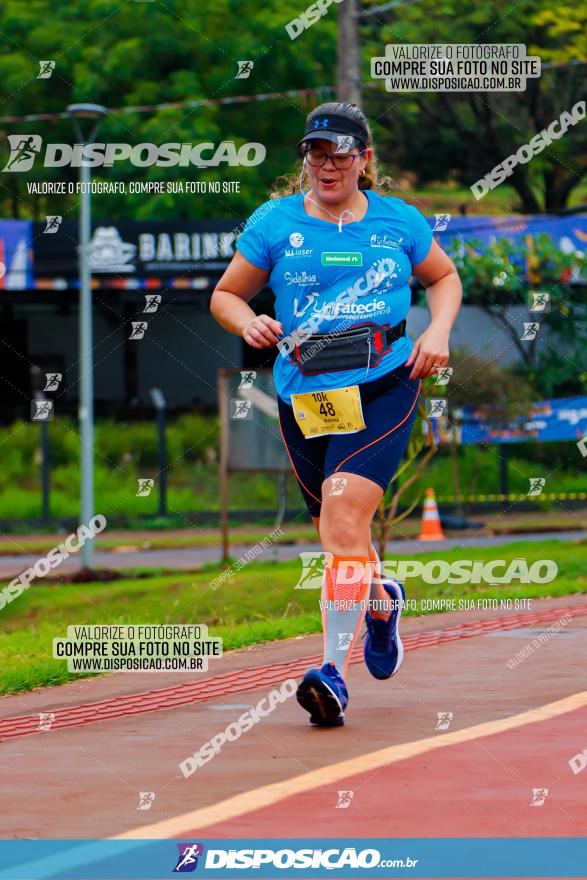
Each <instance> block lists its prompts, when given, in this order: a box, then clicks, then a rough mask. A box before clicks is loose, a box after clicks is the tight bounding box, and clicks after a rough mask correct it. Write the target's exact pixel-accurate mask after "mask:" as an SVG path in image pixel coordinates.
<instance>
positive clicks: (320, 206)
mask: <svg viewBox="0 0 587 880" xmlns="http://www.w3.org/2000/svg"><path fill="white" fill-rule="evenodd" d="M305 167H306V157H305V156H304V161H303V163H302V170H301V171H300V192H301V194H302V195H303V196H304V197H305V198H307V199H309V201H310V202H312V203H313V204H314V205H316V207H317V208H320V210H321V211H324V213H325V214H328V215H329V216H330V217H332V218H333V219H334V220H337V221H338V231H339V232H342V220H343V217H344V216H345V215H347V216H349V217H352V218H353V220H356V219H357V218H356V217H355V215H354V214H353V212H352V211H351V210H350V209H349V208H345V209H344V211H341V212H340V214H339V215H338V217H336V215H335V214H333V213H332V212H331V211H329V210H328V208H323V207H322V205H320V204H318V202H317V201H316V200H315V199H313V198H312V196H311V195H309V193H311V192H312V189H311V188H310V189H309V190H308V192H307V193H305V192H304V190H303V187H302V180H303V177H304V168H305Z"/></svg>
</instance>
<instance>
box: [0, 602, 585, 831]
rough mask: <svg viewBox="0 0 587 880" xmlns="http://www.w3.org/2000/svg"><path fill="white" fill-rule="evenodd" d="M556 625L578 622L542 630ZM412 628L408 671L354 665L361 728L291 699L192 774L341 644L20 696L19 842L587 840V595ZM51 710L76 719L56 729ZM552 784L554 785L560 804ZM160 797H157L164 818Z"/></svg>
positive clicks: (13, 810) (10, 767)
mask: <svg viewBox="0 0 587 880" xmlns="http://www.w3.org/2000/svg"><path fill="white" fill-rule="evenodd" d="M565 614H566V615H568V616H567V617H564V615H565ZM569 618H570V619H569ZM555 620H562V621H563V623H562V629H561V631H560V633H559V634H558V635H553V636H551V637H549V638H548V639H546V640H540V639H538V635H539V634H540V633H541V632H542V631H543V630H544V628H545V627H547V626H549V625H550V623H551V622H553V621H555ZM402 633H403V635H404V637H405V641H406V646H407V647H408V648H409V650H408V651H407V653H406V660H405V663H404V667H403V668H402V670H401V672H400V673H399V674H398V676H397V677H394V678H393V679H392V680H391V681H388V682H378V681H375V680H374V679H372V678H371V677H370V676H369V674H368V672H367V671H366V669H365V667H364V665H363V663H362V662H361V660H360V657H359V656H358V657H357V658H356V659H357V661H358V662H355V663H353V665H352V666H351V668H350V673H349V676H348V684H349V692H350V706H349V709H348V712H347V724H346V726H345V727H344V728H337V729H335V730H321V729H314V728H312V727H311V726H310V725H309V724H308V722H307V716H306V715H305V713H304V712H302V710H300V708H299V706H298V705H297V703H296V701H295V698H291V699H289V700H286V701H285V702H284V703H282V704H280V705H278V706H277V708H276V709H275V710H274V711H273V712H272V713H271V714H269V715H268V716H266V717H265V718H264V719H263V720H262V721H261V722H259V723H258V724H256V725H254V726H253V727H252V728H251V729H250V730H248V731H247V732H245V733H243V734H242V736H240V738H237V739H236V740H235V741H229V742H226V743H225V744H224V746H223V747H222V749H221V751H220V752H219V754H217V755H216V757H215V758H213V759H212V760H210V761H209V762H208V763H206V764H205V765H204V766H202V767H200V768H199V769H197V770H196V772H194V773H193V775H191V776H189V777H188V778H185V777H184V775H183V774H182V773H181V772H180V769H179V765H180V762H182V761H184V760H185V759H186V758H187V757H188V756H189V755H191V754H192V753H193V752H194V751H196V750H198V749H199V748H200V747H201V746H203V745H204V743H206V742H207V741H209V740H211V739H212V737H214V736H215V735H217V734H218V733H219V732H220V731H223V730H224V729H225V728H226V727H227V725H228V724H230V722H233V721H235V720H236V719H238V717H239V716H240V715H241V714H242V712H243V711H245V709H246V708H248V707H251V706H253V705H256V704H257V702H258V701H259V700H261V699H262V698H264V697H267V695H268V693H269V692H270V691H271V689H272V688H273V687H276V686H277V684H278V683H279V682H281V681H284V680H287V679H289V678H291V677H293V678H295V679H297V678H299V675H300V674H301V671H302V670H303V669H304V668H305V667H306V665H307V664H309V663H310V662H315V661H316V657H315V656H314V655H317V654H318V652H319V651H320V643H321V637H319V636H311V637H306V638H298V639H291V640H289V641H286V642H281V643H272V644H269V645H266V646H257V647H255V648H253V649H249V650H246V651H245V650H243V651H234V652H230V653H228V654H227V655H226V656H225V657H223V658H222V659H220V660H217V661H215V662H214V663H211V664H210V669H209V671H208V673H205V674H200V675H198V676H197V677H193V676H191V675H189V676H188V677H187V678H186V675H185V674H184V675H182V674H172V673H151V674H146V673H136V674H130V673H116V674H113V675H106V676H102V677H100V678H96V679H86V680H82V681H79V682H74V683H71V684H67V685H62V686H60V687H54V688H46V689H44V690H40V691H35V692H32V693H28V694H22V695H15V696H10V697H5V698H3V699H0V733H1V732H2V731H4V735H10V736H11V738H9V739H6V741H5V742H2V743H0V768H1V773H2V779H3V790H4V792H5V797H7V798H8V800H9V802H10V805H11V806H10V810H9V811H4V812H3V815H2V818H1V823H2V830H1V836H2V837H5V838H6V837H8V838H33V839H38V838H41V839H47V838H73V839H78V838H107V837H120V836H128V837H133V838H136V837H147V838H177V839H187V840H189V839H196V840H198V839H209V838H215V837H217V838H220V837H224V838H235V837H274V836H280V837H291V838H297V837H304V836H309V837H315V836H319V837H321V836H324V837H329V838H337V837H338V838H346V837H349V836H350V837H386V838H389V837H402V836H403V837H423V836H425V837H435V836H438V837H450V836H456V837H469V836H471V837H476V836H479V837H491V836H504V837H510V836H514V837H523V836H530V837H534V836H536V837H539V836H541V835H543V836H557V835H560V836H581V835H584V834H585V827H586V825H587V798H586V797H585V786H586V784H587V772H584V773H578V774H577V775H575V774H573V772H572V771H571V769H570V767H569V760H570V758H571V757H572V756H573V755H576V754H578V753H580V752H581V751H582V750H583V749H584V748H585V747H586V746H587V741H586V731H587V692H586V679H585V669H586V668H587V596H572V597H562V598H557V599H547V600H536V601H534V602H533V603H532V609H531V612H530V613H528V614H520V613H518V614H516V615H513V614H508V613H507V612H504V611H495V612H480V611H474V612H470V613H466V612H458V613H451V614H444V615H440V616H427V617H420V618H408V619H407V620H406V621H405V623H404V624H403V629H402ZM534 643H536V644H537V647H535V648H534V650H533V651H532V652H531V653H530V655H529V656H528V657H527V659H525V660H522V662H519V663H517V664H516V663H513V664H512V663H511V660H512V658H513V657H514V656H515V655H516V654H517V653H518V652H520V651H521V650H522V649H523V648H525V646H527V645H528V644H531V645H532V644H534ZM508 660H510V665H509V666H508ZM196 686H198V687H199V688H201V689H202V688H203V690H200V691H197V690H194V691H193V692H192V694H191V696H189V694H188V697H189V699H187V700H186V701H184V702H181V699H180V700H179V702H178V699H179V697H181V695H182V694H183V695H184V696H186V694H187V693H188V692H187V689H189V688H195V687H196ZM182 689H183V690H182ZM153 693H156V699H155V701H154V702H153ZM148 700H151V704H148V705H147V703H146V701H148ZM112 701H117V702H115V704H114V705H115V706H117V707H118V711H111V712H110V714H111V717H102V716H100V715H99V713H97V711H96V708H95V706H96V704H104V703H106V704H107V705H109V706H110V707H111V706H112ZM88 707H89V708H88ZM92 707H93V708H92ZM109 711H110V710H109ZM40 712H53V713H54V714H55V716H56V719H57V721H59V720H60V719H62V720H63V726H62V727H59V726H58V723H57V721H56V724H55V727H53V728H52V729H49V730H47V731H40V730H39V729H38V717H39V715H38V713H40ZM92 712H93V713H94V714H93V715H92ZM61 713H64V714H61ZM84 713H85V717H83V716H84ZM439 713H442V718H441V723H440V726H439ZM446 713H452V717H451V716H450V715H449V714H446ZM15 718H17V721H13V720H11V719H15ZM23 719H24V721H23ZM27 719H28V720H29V722H30V720H31V719H35V725H34V726H32V727H31V724H30V723H29V727H28V728H26V723H25V722H26V721H27ZM59 723H61V722H60V721H59ZM15 725H21V727H20V728H19V729H16V727H15ZM10 731H12V733H11V734H10ZM40 780H42V783H40ZM534 789H548V794H547V795H546V797H545V800H544V803H543V804H542V806H539V805H537V804H536V805H534V806H532V801H533V799H536V798H535V795H534V791H533V790H534ZM341 791H342V792H347V793H348V792H352V794H351V795H348V794H346V795H344V796H343V797H342V801H341V795H340V792H341ZM140 792H153V793H154V795H155V797H154V800H153V802H152V804H151V807H150V809H148V810H139V809H137V807H138V803H139V793H140ZM345 799H346V800H345ZM346 801H349V804H348V806H346V807H344V806H341V803H345V802H346Z"/></svg>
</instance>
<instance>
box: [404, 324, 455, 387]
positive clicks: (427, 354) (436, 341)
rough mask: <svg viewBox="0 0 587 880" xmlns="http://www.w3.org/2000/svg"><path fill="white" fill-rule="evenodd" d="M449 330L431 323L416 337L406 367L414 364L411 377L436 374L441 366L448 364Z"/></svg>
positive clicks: (420, 377) (417, 377) (418, 377)
mask: <svg viewBox="0 0 587 880" xmlns="http://www.w3.org/2000/svg"><path fill="white" fill-rule="evenodd" d="M449 332H450V331H448V330H446V329H444V328H443V327H438V326H436V325H434V324H430V326H429V327H428V328H427V329H426V330H425V331H424V332H423V333H422V335H421V336H419V337H418V338H417V339H416V341H415V342H414V347H413V349H412V351H411V354H410V356H409V358H408V359H407V361H406V367H410V366H411V365H412V364H413V365H414V368H413V370H412V372H411V373H410V379H425V378H426V376H434V375H435V374H436V373H437V372H438V368H439V367H445V366H446V365H447V363H448V337H449Z"/></svg>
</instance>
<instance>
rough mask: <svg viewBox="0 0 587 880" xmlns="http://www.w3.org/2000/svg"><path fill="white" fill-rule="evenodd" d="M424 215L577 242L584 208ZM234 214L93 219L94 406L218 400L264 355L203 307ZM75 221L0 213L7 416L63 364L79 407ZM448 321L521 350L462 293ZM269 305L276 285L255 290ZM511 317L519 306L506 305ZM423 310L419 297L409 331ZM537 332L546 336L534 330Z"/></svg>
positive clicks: (271, 353)
mask: <svg viewBox="0 0 587 880" xmlns="http://www.w3.org/2000/svg"><path fill="white" fill-rule="evenodd" d="M429 222H430V224H431V226H432V225H433V227H434V232H435V235H436V236H437V238H438V239H439V241H440V242H441V244H442V245H443V246H445V247H448V248H450V246H451V244H454V242H455V240H459V239H465V240H467V239H471V238H475V239H478V240H479V241H480V242H481V243H485V242H488V241H490V240H491V238H492V237H494V236H507V237H509V238H511V239H520V238H522V237H524V236H525V235H527V234H535V233H536V232H547V233H549V234H550V235H551V236H552V238H553V239H554V240H555V241H556V242H557V243H558V245H559V247H560V248H561V250H563V251H566V252H569V249H571V250H575V251H577V250H580V251H584V250H585V246H586V243H587V216H585V215H583V216H578V215H576V216H573V217H564V218H562V217H548V216H545V215H537V216H534V217H531V216H530V217H503V216H500V217H479V216H475V217H460V216H459V217H450V215H448V214H446V215H436V218H435V219H432V218H431V219H430V221H429ZM240 229H242V224H239V223H238V221H237V220H234V219H233V220H204V221H202V220H195V221H181V222H132V221H110V220H106V221H99V220H97V221H96V222H95V223H94V225H93V227H92V237H91V242H90V254H89V260H90V265H91V271H92V288H93V302H94V365H95V372H94V388H95V401H96V415H97V416H98V417H100V416H102V415H109V416H112V415H114V416H116V415H124V417H125V418H127V417H130V416H132V414H133V413H136V414H137V415H140V416H142V415H144V412H145V408H149V409H150V408H151V401H150V394H149V391H150V389H151V388H153V387H155V386H156V387H159V388H161V389H162V391H163V392H164V394H165V396H166V398H167V402H168V405H169V407H170V409H172V410H176V411H181V410H186V409H192V408H194V407H212V408H214V409H216V405H217V375H218V370H219V368H222V367H223V368H228V369H230V368H233V369H234V368H236V369H241V368H242V369H244V368H247V369H254V368H255V367H259V368H260V367H269V366H271V364H272V363H273V360H274V358H275V350H274V349H265V350H257V349H253V348H251V347H250V346H248V345H246V344H245V343H244V342H243V341H242V340H241V339H239V338H238V337H237V336H234V335H233V334H230V333H227V332H226V331H225V330H223V329H222V328H221V327H220V326H219V325H218V324H217V323H216V321H215V320H214V319H213V318H212V316H211V315H210V313H209V302H210V296H211V294H212V291H213V289H214V287H215V286H216V284H217V282H218V280H219V278H220V276H221V275H222V273H223V271H224V269H225V267H226V266H227V265H228V263H229V261H230V259H231V257H232V256H233V254H234V243H235V234H236V233H238V231H240ZM77 234H78V227H77V223H76V222H73V221H62V218H61V217H47V218H46V220H45V222H43V223H40V222H31V221H18V220H0V302H1V315H2V323H1V325H0V342H1V343H2V344H1V345H0V402H1V404H2V406H1V409H0V413H1V418H2V421H3V422H4V423H9V422H11V421H12V420H14V419H15V418H25V419H26V418H29V411H30V400H31V397H32V395H33V392H34V391H35V389H38V388H39V387H41V388H42V387H44V374H46V373H48V372H51V373H60V374H62V383H61V389H62V391H61V392H60V393H59V394H58V395H57V396H58V397H59V399H60V403H59V409H60V411H61V413H65V412H69V413H70V414H72V415H75V413H76V411H77V397H78V357H79V352H78V345H79V343H78V290H79V287H78V256H77ZM466 293H467V292H466V291H465V305H464V307H463V308H462V309H461V312H460V314H459V317H458V319H457V323H456V325H455V328H454V330H453V334H452V337H451V342H452V346H453V348H459V347H461V348H464V349H467V350H472V351H475V352H476V353H477V354H478V355H479V356H480V357H482V358H488V359H489V358H495V357H497V358H499V359H500V361H502V362H507V361H512V360H514V359H515V358H516V357H517V356H518V354H517V352H516V349H515V346H513V345H512V343H511V339H508V337H507V336H506V334H505V333H504V330H503V328H502V327H501V326H500V325H499V324H498V323H495V322H492V321H491V319H488V316H487V313H486V312H484V311H482V310H481V309H480V308H478V307H475V306H472V305H471V306H468V305H467V304H466ZM252 305H253V307H254V308H255V309H256V311H257V312H266V313H269V314H273V295H272V294H271V292H270V291H268V290H265V291H262V292H261V293H260V294H259V295H258V296H257V297H256V298H255V299H254V300H253V302H252ZM509 311H510V312H511V313H512V314H515V315H516V316H517V317H516V320H518V319H519V322H520V326H522V322H523V321H524V319H526V320H528V318H527V309H526V308H525V307H523V306H517V305H513V306H512V307H511V309H510V310H509ZM427 321H428V315H427V310H426V309H424V308H418V307H415V308H413V309H412V310H411V312H410V317H409V320H408V328H409V331H410V333H411V334H412V336H413V337H415V336H416V335H418V334H419V333H421V332H422V330H423V329H424V327H425V326H426V324H427ZM541 344H542V340H541Z"/></svg>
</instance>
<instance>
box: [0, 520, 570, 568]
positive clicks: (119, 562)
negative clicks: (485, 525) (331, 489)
mask: <svg viewBox="0 0 587 880" xmlns="http://www.w3.org/2000/svg"><path fill="white" fill-rule="evenodd" d="M586 536H587V531H584V530H576V531H572V532H537V533H530V534H524V535H514V536H512V535H469V536H467V535H462V536H460V537H458V538H446V539H445V540H444V541H425V542H424V541H417V540H411V541H389V542H388V544H387V553H388V554H391V555H393V554H397V555H398V556H404V557H408V556H409V555H410V554H419V553H429V552H430V551H431V550H435V549H438V550H450V549H452V548H454V547H463V548H464V547H499V546H501V545H503V544H511V543H512V542H515V541H548V540H556V541H576V540H580V539H581V538H585V537H586ZM254 546H255V545H254V544H246V545H245V544H235V545H234V546H231V548H230V554H231V556H232V557H233V558H235V559H238V558H240V557H242V556H245V555H246V554H247V553H248V552H249V551H250V550H251V548H252V547H254ZM320 551H321V547H320V545H319V544H317V543H314V544H280V545H277V546H274V547H270V548H269V549H266V550H263V551H262V552H261V553H259V555H258V556H255V557H254V558H255V560H256V561H265V562H270V561H275V562H283V561H285V560H288V559H296V558H298V557H299V554H300V553H311V552H317V553H319V552H320ZM38 558H39V557H38V555H34V554H23V555H15V556H2V557H1V558H0V579H2V580H6V579H8V578H11V577H15V576H16V575H17V574H20V572H22V571H24V569H26V568H28V567H29V566H31V565H33V563H34V562H36V560H37V559H38ZM220 560H221V548H220V546H219V545H216V546H214V547H194V548H189V547H188V548H178V549H171V550H129V551H125V552H120V551H118V552H116V553H111V552H98V553H96V554H95V560H94V568H98V569H100V568H105V569H113V570H116V571H120V570H123V569H126V568H167V569H176V570H178V569H184V570H187V571H189V570H194V569H197V568H199V567H200V566H202V565H205V564H206V563H212V562H220ZM78 568H79V561H78V559H77V558H76V557H71V559H69V560H67V561H66V562H63V563H62V564H61V565H60V566H59V567H58V568H56V569H55V570H54V572H52V574H57V573H59V574H63V573H70V572H73V571H77V569H78Z"/></svg>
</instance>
